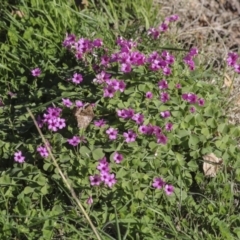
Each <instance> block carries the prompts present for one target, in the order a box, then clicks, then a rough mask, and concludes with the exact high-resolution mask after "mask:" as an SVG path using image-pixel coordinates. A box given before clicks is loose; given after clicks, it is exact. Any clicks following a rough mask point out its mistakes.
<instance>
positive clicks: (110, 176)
mask: <svg viewBox="0 0 240 240" xmlns="http://www.w3.org/2000/svg"><path fill="white" fill-rule="evenodd" d="M104 182H105V184H106V185H108V187H110V188H111V187H112V186H113V185H114V184H115V183H116V182H117V180H116V179H115V174H114V173H112V174H108V176H107V178H106V179H105V181H104Z"/></svg>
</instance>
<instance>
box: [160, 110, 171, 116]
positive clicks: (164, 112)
mask: <svg viewBox="0 0 240 240" xmlns="http://www.w3.org/2000/svg"><path fill="white" fill-rule="evenodd" d="M160 115H161V116H162V117H163V118H168V117H170V116H171V114H170V112H169V111H163V112H160Z"/></svg>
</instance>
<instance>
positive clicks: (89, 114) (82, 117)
mask: <svg viewBox="0 0 240 240" xmlns="http://www.w3.org/2000/svg"><path fill="white" fill-rule="evenodd" d="M74 116H75V117H76V119H77V123H78V127H79V128H87V126H88V125H89V124H90V123H91V121H92V120H93V118H94V112H93V107H92V105H91V104H89V103H88V104H86V105H85V106H83V107H81V108H75V109H74Z"/></svg>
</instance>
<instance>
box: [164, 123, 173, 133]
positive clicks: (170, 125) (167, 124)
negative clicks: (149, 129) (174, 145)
mask: <svg viewBox="0 0 240 240" xmlns="http://www.w3.org/2000/svg"><path fill="white" fill-rule="evenodd" d="M172 128H173V124H172V123H170V122H168V123H166V125H165V129H166V131H168V132H170V131H172Z"/></svg>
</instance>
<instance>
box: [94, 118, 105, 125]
mask: <svg viewBox="0 0 240 240" xmlns="http://www.w3.org/2000/svg"><path fill="white" fill-rule="evenodd" d="M105 124H106V120H104V119H99V120H95V121H94V125H95V126H96V127H103V126H104V125H105Z"/></svg>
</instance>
